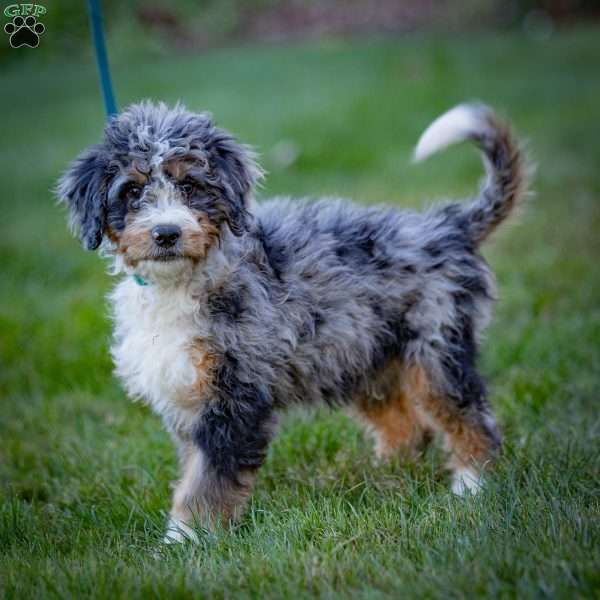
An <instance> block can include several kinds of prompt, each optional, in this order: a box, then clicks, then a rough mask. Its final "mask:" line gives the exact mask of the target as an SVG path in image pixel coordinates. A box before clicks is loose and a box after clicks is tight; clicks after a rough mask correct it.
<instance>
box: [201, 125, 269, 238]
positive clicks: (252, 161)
mask: <svg viewBox="0 0 600 600" xmlns="http://www.w3.org/2000/svg"><path fill="white" fill-rule="evenodd" d="M211 133H212V135H211V136H210V141H209V143H208V144H207V150H208V153H209V161H210V162H211V163H213V164H212V166H213V168H214V169H215V170H216V171H217V172H218V173H219V175H220V186H221V188H222V191H223V193H224V195H225V198H224V200H225V201H226V203H227V205H226V206H224V207H223V212H224V215H225V218H226V220H227V223H228V225H229V228H230V229H231V231H232V232H233V233H234V234H235V235H238V236H239V235H242V233H243V232H244V231H246V230H247V229H248V222H247V220H248V205H249V202H250V198H251V197H252V193H253V191H254V188H255V187H256V185H257V183H258V182H259V181H260V180H261V179H262V177H263V174H264V172H263V170H262V169H261V167H260V166H259V165H258V163H257V162H256V155H255V153H254V152H253V151H252V149H251V148H250V147H248V146H245V145H243V144H240V143H239V142H237V141H236V140H235V138H233V137H232V136H231V135H230V134H229V133H227V132H226V131H224V130H222V129H218V128H216V127H215V128H214V129H213V130H212V132H211Z"/></svg>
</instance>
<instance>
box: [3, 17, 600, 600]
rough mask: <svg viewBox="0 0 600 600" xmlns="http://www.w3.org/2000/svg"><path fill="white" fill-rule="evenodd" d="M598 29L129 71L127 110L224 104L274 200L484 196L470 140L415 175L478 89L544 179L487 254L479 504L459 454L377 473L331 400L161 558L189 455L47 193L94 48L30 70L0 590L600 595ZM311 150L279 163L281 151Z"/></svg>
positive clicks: (95, 111) (160, 63) (6, 116)
mask: <svg viewBox="0 0 600 600" xmlns="http://www.w3.org/2000/svg"><path fill="white" fill-rule="evenodd" d="M599 40H600V31H599V30H598V29H593V28H590V29H579V30H572V31H570V32H565V33H561V34H557V35H555V36H554V37H553V38H551V39H550V40H549V41H545V42H540V41H535V40H531V39H527V38H525V37H521V36H519V35H516V34H513V35H507V36H489V35H488V36H482V37H471V38H470V39H468V40H465V39H462V40H461V39H458V38H452V37H444V36H435V37H433V36H432V37H426V36H425V37H412V38H406V39H404V40H402V41H391V40H365V41H354V42H350V41H349V42H337V41H330V42H321V43H318V44H310V45H308V44H306V45H296V46H289V47H252V48H243V49H228V50H221V51H216V52H213V53H210V54H207V55H204V56H201V57H178V58H177V59H176V60H175V61H174V60H173V59H170V60H169V59H167V58H160V57H159V58H156V59H150V58H148V59H146V60H145V61H143V60H140V59H139V58H136V57H131V58H130V59H129V60H126V57H120V58H119V61H116V62H118V64H115V73H114V76H115V80H116V85H117V90H118V92H119V99H120V101H121V103H123V104H124V103H126V102H130V101H134V100H136V99H139V98H140V97H144V96H151V97H154V98H162V99H165V100H167V101H174V100H176V99H177V98H182V99H184V100H185V101H186V103H187V104H188V105H189V106H190V107H191V108H194V109H208V110H211V111H212V112H213V113H214V114H215V116H216V117H217V119H218V121H219V122H220V123H222V124H223V125H225V126H226V127H228V128H230V129H232V130H233V131H234V132H236V133H237V134H239V136H240V137H241V138H242V139H243V140H245V141H247V142H250V143H252V144H254V145H256V146H257V147H258V148H259V149H260V151H261V152H262V153H263V155H264V162H265V165H266V167H267V168H268V170H269V171H270V175H269V177H268V180H267V183H266V186H265V189H264V190H263V195H264V196H267V195H269V194H273V193H284V194H294V195H302V194H345V195H348V196H351V197H354V198H356V199H358V200H360V201H364V202H378V201H387V202H394V203H396V204H398V205H404V206H420V205H423V204H425V203H426V202H427V200H428V199H429V198H432V197H436V196H443V195H453V196H454V195H460V194H467V193H470V192H472V191H473V190H474V189H475V185H476V181H477V178H478V176H479V175H480V173H481V166H480V163H479V159H478V157H477V156H476V153H475V152H474V151H473V150H472V149H471V148H456V149H452V150H451V151H449V152H448V153H446V154H444V155H443V156H440V157H438V158H435V159H433V160H431V161H430V162H428V163H427V164H425V165H423V166H419V167H414V168H413V167H410V166H409V164H408V159H409V153H410V148H411V146H412V145H413V144H414V142H415V141H416V139H417V137H418V135H419V133H420V131H421V130H422V129H423V128H424V127H425V126H426V125H427V124H428V122H429V121H430V120H432V118H433V117H434V116H436V115H437V114H438V113H439V112H441V111H442V110H444V109H446V108H448V107H449V106H451V105H453V104H454V103H456V102H458V101H461V100H464V99H471V98H481V99H483V100H485V101H488V102H491V103H493V104H494V105H496V106H498V107H500V108H501V110H502V111H504V112H505V113H507V114H509V115H510V116H511V118H512V119H513V120H514V122H515V124H516V127H517V129H518V130H519V131H521V132H522V134H523V135H524V136H525V137H526V138H528V139H529V147H530V151H531V153H532V155H533V156H534V157H535V159H536V160H537V162H538V164H539V169H538V176H537V180H536V186H535V187H536V190H537V197H536V199H535V200H534V202H533V203H532V205H531V207H530V209H529V210H528V211H527V212H526V213H525V214H524V216H523V218H522V219H521V222H520V224H518V225H515V226H514V227H509V228H505V229H504V230H503V231H502V232H501V234H500V235H499V236H498V237H497V238H496V241H495V242H494V243H493V244H491V245H489V246H487V247H486V249H485V253H486V256H487V257H488V258H489V260H490V262H491V264H492V266H493V268H494V269H495V271H496V273H497V276H498V280H499V285H500V290H501V299H500V302H499V304H498V310H497V313H496V318H495V320H494V323H493V325H492V327H491V329H490V331H489V334H488V337H487V341H486V343H485V348H484V351H483V356H482V369H483V370H484V372H485V374H486V375H487V377H488V378H489V380H490V385H491V389H492V394H491V400H492V403H493V405H494V407H495V409H496V411H497V413H498V415H499V418H500V421H501V423H502V427H503V430H504V432H505V438H506V446H505V453H504V455H503V458H502V459H501V461H500V464H499V465H498V469H497V470H496V472H495V475H494V476H493V477H492V479H491V481H490V483H489V486H488V487H487V489H486V490H485V492H484V493H482V494H481V495H480V496H478V497H477V498H475V499H469V500H460V499H457V498H454V497H452V496H451V495H450V493H449V492H448V481H447V478H446V476H445V474H444V473H443V470H442V460H441V457H440V455H439V453H437V452H435V451H432V452H429V453H428V454H427V455H426V456H425V460H424V461H422V462H420V463H418V464H410V465H402V464H399V463H394V464H390V465H386V466H375V465H374V464H373V461H372V453H371V448H370V445H369V442H368V441H367V440H365V439H364V438H363V436H362V435H361V433H360V431H359V430H358V429H357V427H356V426H355V425H354V424H353V423H352V422H350V421H349V420H348V419H347V418H346V417H344V416H342V415H340V414H332V413H329V412H327V411H325V410H321V411H318V412H317V413H316V414H315V413H311V414H305V413H296V414H290V415H289V416H287V417H286V418H285V419H284V423H283V428H282V431H281V435H280V436H279V437H278V439H277V441H276V442H275V443H274V444H273V446H272V449H271V452H270V454H269V457H268V460H267V464H266V465H265V467H264V468H263V469H262V470H261V472H260V476H259V480H258V484H257V487H256V493H255V494H254V496H253V499H252V502H251V505H250V507H249V510H248V512H247V514H246V516H245V517H244V519H243V520H242V522H241V523H240V524H239V526H237V527H236V528H235V529H234V530H233V531H231V532H224V531H219V532H216V533H214V534H212V535H207V536H205V537H204V538H203V541H202V543H201V545H200V546H198V547H195V548H191V547H181V548H179V547H177V548H169V549H168V550H167V551H164V552H162V553H161V554H160V555H158V556H157V555H156V550H157V548H158V547H159V540H160V539H161V536H162V534H163V526H164V519H165V514H164V513H165V510H166V509H168V505H169V492H170V489H169V482H170V481H171V480H172V479H173V478H174V477H175V476H176V460H175V454H174V451H173V449H172V447H171V443H170V441H169V439H168V436H167V434H166V433H165V432H164V431H163V429H162V427H161V424H160V422H159V420H158V419H157V418H156V417H154V416H153V415H151V414H150V412H149V411H148V410H147V409H146V408H145V407H143V406H141V405H136V404H133V403H131V402H130V401H129V400H127V399H126V397H125V395H124V393H123V392H122V391H121V389H120V388H119V386H118V384H117V383H116V382H115V381H114V380H113V378H112V375H111V364H110V360H109V357H108V345H109V337H110V324H109V321H108V319H107V316H106V313H107V311H106V306H105V300H104V297H105V295H106V293H107V291H108V290H109V288H110V285H111V281H110V279H109V277H108V276H107V275H106V274H105V268H106V265H105V264H104V263H103V262H102V261H101V260H100V259H99V258H98V257H96V256H94V255H93V254H91V253H84V252H83V251H82V250H81V249H80V248H79V247H78V244H77V242H76V241H75V240H73V239H71V238H70V236H69V235H68V234H67V232H66V228H65V225H64V215H63V213H62V211H61V210H60V209H58V208H57V207H55V206H54V204H53V200H52V197H51V194H50V192H49V189H50V188H51V186H52V185H53V183H54V181H55V180H56V178H57V176H58V174H59V173H60V171H61V170H62V169H63V168H64V167H65V165H66V164H67V162H68V161H69V160H70V159H72V158H73V157H74V156H75V154H76V153H77V152H79V151H80V150H81V149H83V148H84V147H85V146H87V145H88V144H90V143H93V142H95V141H96V140H97V139H98V136H99V134H100V131H101V126H102V120H103V115H102V112H101V104H100V97H99V94H98V90H97V87H96V74H95V71H94V68H93V66H92V64H91V63H89V62H88V61H87V59H86V60H84V58H79V59H78V58H73V60H72V61H70V62H66V61H65V62H62V63H45V62H41V61H40V63H39V64H38V63H36V62H35V58H32V59H31V60H30V61H29V62H27V63H22V64H19V63H14V64H13V65H11V67H10V68H9V69H5V71H4V73H3V75H2V95H1V96H0V108H1V114H2V137H1V138H0V181H1V182H2V193H1V196H0V202H1V204H2V207H1V213H0V214H1V215H2V219H1V220H0V234H1V235H0V269H1V284H0V331H1V337H0V397H1V398H2V400H1V402H2V405H1V410H0V502H1V504H0V596H1V597H3V598H19V599H23V598H43V597H57V598H85V597H91V598H107V597H110V598H148V597H158V596H164V597H169V598H183V597H191V596H196V597H216V598H239V597H251V598H281V597H286V598H293V599H294V600H296V599H299V598H307V597H312V596H318V597H323V598H338V597H339V598H345V597H356V598H434V597H444V598H448V597H451V598H452V597H455V598H463V597H467V596H479V597H492V596H500V597H519V598H541V597H563V598H567V597H568V598H574V597H595V598H599V597H600V443H599V434H600V416H599V410H598V407H599V405H600V398H599V397H598V395H599V391H598V390H599V388H600V268H599V266H598V264H599V259H600V209H599V206H600V171H599V170H598V169H599V165H600V144H599V142H598V132H597V128H598V122H599V121H600V110H599V109H598V98H600V71H599V70H598V56H599V51H600V42H599ZM280 140H293V142H294V143H295V144H296V145H297V147H298V148H299V150H300V154H299V158H298V160H297V161H296V162H295V163H294V164H293V165H292V166H291V167H288V168H285V169H284V168H280V167H278V166H277V164H276V163H275V162H274V160H273V158H272V152H271V149H272V147H273V146H274V144H276V143H277V142H278V141H280Z"/></svg>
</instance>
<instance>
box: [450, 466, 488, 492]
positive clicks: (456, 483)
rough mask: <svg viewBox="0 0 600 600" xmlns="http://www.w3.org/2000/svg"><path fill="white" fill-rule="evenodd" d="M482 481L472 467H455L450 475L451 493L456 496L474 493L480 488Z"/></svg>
mask: <svg viewBox="0 0 600 600" xmlns="http://www.w3.org/2000/svg"><path fill="white" fill-rule="evenodd" d="M482 485H483V482H482V480H481V477H480V475H479V473H478V472H477V471H475V470H474V469H469V468H466V469H457V470H456V471H454V473H453V475H452V493H453V494H456V495H457V496H466V495H467V494H473V495H474V494H476V493H477V492H479V490H481V488H482Z"/></svg>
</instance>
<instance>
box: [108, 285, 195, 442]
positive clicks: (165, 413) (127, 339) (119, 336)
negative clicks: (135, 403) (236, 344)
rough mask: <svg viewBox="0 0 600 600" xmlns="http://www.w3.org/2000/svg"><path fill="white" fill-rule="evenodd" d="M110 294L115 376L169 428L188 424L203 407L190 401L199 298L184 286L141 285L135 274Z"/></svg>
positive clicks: (193, 382) (178, 427)
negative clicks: (135, 279)
mask: <svg viewBox="0 0 600 600" xmlns="http://www.w3.org/2000/svg"><path fill="white" fill-rule="evenodd" d="M110 299H111V301H112V305H113V315H114V321H115V323H114V326H115V330H114V342H113V346H112V349H111V351H112V356H113V360H114V362H115V367H116V374H117V376H118V377H119V378H120V379H121V380H122V381H123V384H124V385H125V388H126V390H127V392H128V393H129V395H130V396H132V397H133V398H140V399H143V400H144V401H145V402H146V403H148V404H149V405H150V406H151V407H152V408H153V409H154V410H155V411H156V412H157V413H158V414H160V415H161V416H162V417H163V419H164V421H165V424H166V425H167V427H168V428H169V429H172V430H173V429H180V428H182V427H184V428H185V425H186V424H189V423H190V417H191V416H192V415H193V414H194V413H196V412H197V411H198V410H199V409H200V404H199V403H198V402H196V403H191V404H190V402H189V395H190V389H192V388H193V386H194V384H195V382H196V378H197V370H196V368H195V365H194V360H193V352H192V348H193V344H194V343H195V342H196V341H197V340H198V338H199V337H200V335H201V331H200V330H201V327H200V326H199V323H198V318H197V316H196V314H197V311H198V302H197V300H196V301H194V299H193V297H192V294H191V293H190V291H189V289H187V288H186V287H183V286H182V287H169V288H161V287H160V286H153V285H150V286H139V285H137V284H136V283H135V282H134V281H133V280H132V279H126V280H124V281H122V282H121V283H119V284H118V285H117V286H116V287H115V289H114V291H113V292H112V294H111V296H110Z"/></svg>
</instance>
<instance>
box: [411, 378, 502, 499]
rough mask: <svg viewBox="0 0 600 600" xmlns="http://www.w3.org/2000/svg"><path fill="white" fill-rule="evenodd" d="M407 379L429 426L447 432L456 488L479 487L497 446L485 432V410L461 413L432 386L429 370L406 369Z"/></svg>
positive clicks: (449, 466)
mask: <svg viewBox="0 0 600 600" xmlns="http://www.w3.org/2000/svg"><path fill="white" fill-rule="evenodd" d="M406 378H407V379H406V380H407V382H409V385H410V387H411V389H412V390H413V392H414V394H415V398H416V399H417V410H418V412H419V413H420V414H421V415H422V417H421V418H422V419H423V420H426V421H427V422H428V423H429V424H430V426H431V427H432V428H433V429H435V430H437V431H439V432H441V433H442V434H443V435H444V441H445V447H446V448H445V449H446V451H447V452H448V454H449V459H448V468H449V469H450V470H451V471H452V472H453V474H454V476H455V479H454V484H453V490H454V491H455V492H456V493H461V494H462V493H464V491H465V489H470V490H472V491H474V490H475V489H477V487H479V482H478V479H479V474H480V472H481V470H482V469H483V468H486V467H489V466H490V465H491V463H492V462H493V459H494V454H495V448H494V443H493V441H492V440H491V439H490V436H489V435H488V434H486V431H485V429H484V427H483V423H482V421H481V419H483V418H485V417H484V415H483V414H477V413H474V414H471V413H468V414H465V413H461V411H460V410H458V409H457V408H456V407H455V406H453V403H452V401H451V400H449V399H447V398H445V397H444V396H443V395H441V394H440V393H439V392H438V391H437V390H435V389H433V386H432V385H431V383H430V381H429V378H428V377H427V374H426V373H425V372H424V370H423V369H421V368H419V367H412V368H410V369H407V370H406Z"/></svg>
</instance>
